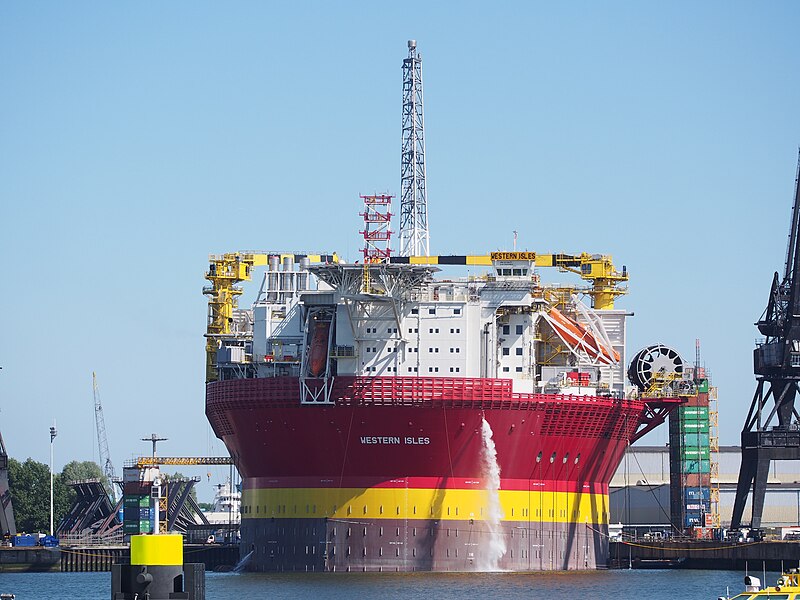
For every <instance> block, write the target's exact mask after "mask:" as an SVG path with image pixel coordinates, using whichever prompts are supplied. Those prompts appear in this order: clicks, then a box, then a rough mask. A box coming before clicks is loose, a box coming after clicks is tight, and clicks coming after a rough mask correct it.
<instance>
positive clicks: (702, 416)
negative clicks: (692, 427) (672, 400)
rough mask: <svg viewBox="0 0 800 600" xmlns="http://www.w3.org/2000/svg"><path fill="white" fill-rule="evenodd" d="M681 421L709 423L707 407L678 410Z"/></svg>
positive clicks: (686, 407)
mask: <svg viewBox="0 0 800 600" xmlns="http://www.w3.org/2000/svg"><path fill="white" fill-rule="evenodd" d="M678 410H679V411H680V412H679V413H678V414H679V415H680V419H681V421H707V420H708V407H707V406H684V407H681V408H679V409H678Z"/></svg>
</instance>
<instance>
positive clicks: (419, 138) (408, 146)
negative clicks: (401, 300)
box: [399, 40, 430, 256]
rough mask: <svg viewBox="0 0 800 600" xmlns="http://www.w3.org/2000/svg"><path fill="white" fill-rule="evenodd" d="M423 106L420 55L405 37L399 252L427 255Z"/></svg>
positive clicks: (413, 41)
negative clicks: (406, 55) (406, 43)
mask: <svg viewBox="0 0 800 600" xmlns="http://www.w3.org/2000/svg"><path fill="white" fill-rule="evenodd" d="M423 112H424V111H423V108H422V55H421V54H418V53H417V42H416V41H415V40H408V57H407V58H405V59H403V152H402V158H401V163H400V188H401V194H400V251H399V255H400V256H428V255H430V235H429V233H428V202H427V197H426V193H425V129H424V123H425V119H424V116H423Z"/></svg>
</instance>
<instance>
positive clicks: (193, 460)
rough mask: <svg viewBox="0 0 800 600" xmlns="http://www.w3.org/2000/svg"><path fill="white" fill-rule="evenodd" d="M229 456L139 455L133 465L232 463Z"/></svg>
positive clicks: (144, 466) (138, 466)
mask: <svg viewBox="0 0 800 600" xmlns="http://www.w3.org/2000/svg"><path fill="white" fill-rule="evenodd" d="M232 464H233V459H232V458H231V457H230V456H140V457H138V458H137V459H136V460H135V462H134V465H133V466H135V467H136V468H137V469H144V468H146V467H156V466H160V465H173V466H174V465H179V466H187V465H188V466H194V465H232Z"/></svg>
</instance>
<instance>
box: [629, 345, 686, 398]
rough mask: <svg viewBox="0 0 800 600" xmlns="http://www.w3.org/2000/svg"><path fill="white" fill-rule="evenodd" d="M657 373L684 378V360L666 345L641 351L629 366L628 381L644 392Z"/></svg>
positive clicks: (654, 346)
mask: <svg viewBox="0 0 800 600" xmlns="http://www.w3.org/2000/svg"><path fill="white" fill-rule="evenodd" d="M657 373H661V374H662V375H665V376H670V375H675V376H677V377H678V378H680V377H682V376H683V359H682V358H681V355H680V354H678V352H677V350H674V349H672V348H670V347H669V346H665V345H664V344H655V345H653V346H648V347H647V348H644V349H643V350H639V352H638V353H637V354H636V356H634V357H633V360H631V364H630V365H629V366H628V381H630V382H631V383H632V384H633V385H635V386H636V387H637V388H639V391H642V392H643V391H645V390H646V389H648V388H649V387H650V384H651V383H652V382H653V377H654V376H655V375H656V374H657Z"/></svg>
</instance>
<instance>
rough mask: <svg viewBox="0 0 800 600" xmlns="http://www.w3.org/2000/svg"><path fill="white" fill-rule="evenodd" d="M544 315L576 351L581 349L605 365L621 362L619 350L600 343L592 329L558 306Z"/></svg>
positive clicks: (559, 335) (566, 342)
mask: <svg viewBox="0 0 800 600" xmlns="http://www.w3.org/2000/svg"><path fill="white" fill-rule="evenodd" d="M544 316H545V318H546V319H547V322H548V323H550V325H551V326H552V327H553V330H554V331H555V332H556V333H557V334H558V337H560V338H561V339H562V340H563V342H564V343H565V344H567V345H568V346H569V347H570V348H572V349H573V350H574V351H578V350H581V351H583V352H585V353H586V354H587V355H588V356H589V358H591V359H592V360H593V361H596V362H599V363H602V364H604V365H613V364H616V363H618V362H619V359H620V356H619V352H617V351H616V350H614V348H611V347H610V346H606V345H605V344H602V343H600V341H598V339H597V338H596V337H595V336H594V334H593V333H592V332H591V331H589V330H588V329H586V327H584V326H583V325H581V324H580V323H578V322H577V321H575V320H574V319H571V318H569V317H568V316H567V315H565V314H564V313H562V312H561V311H560V310H558V309H557V308H555V307H553V308H551V309H550V310H549V311H548V312H546V313H545V314H544Z"/></svg>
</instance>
